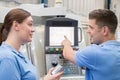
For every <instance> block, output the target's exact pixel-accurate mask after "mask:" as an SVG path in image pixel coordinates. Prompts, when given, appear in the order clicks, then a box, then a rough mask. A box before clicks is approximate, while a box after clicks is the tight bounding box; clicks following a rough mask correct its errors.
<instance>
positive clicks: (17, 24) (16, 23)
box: [12, 21, 19, 30]
mask: <svg viewBox="0 0 120 80" xmlns="http://www.w3.org/2000/svg"><path fill="white" fill-rule="evenodd" d="M12 27H13V29H15V30H19V23H18V22H17V21H13V23H12Z"/></svg>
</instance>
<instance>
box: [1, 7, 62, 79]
mask: <svg viewBox="0 0 120 80" xmlns="http://www.w3.org/2000/svg"><path fill="white" fill-rule="evenodd" d="M33 32H34V29H33V19H32V17H31V14H30V13H29V12H27V11H25V10H23V9H19V8H16V9H12V10H11V11H10V12H8V14H7V15H6V16H5V19H4V23H3V26H2V28H1V35H2V36H1V37H2V38H3V37H4V40H5V41H3V42H2V44H1V46H0V80H37V79H38V77H37V71H36V68H35V66H34V65H32V64H31V62H30V61H29V60H28V59H27V58H26V57H25V56H24V55H23V54H22V53H21V52H20V51H19V49H20V47H21V45H22V44H25V43H27V42H31V41H32V35H33ZM2 40H3V39H2ZM52 71H53V69H50V70H49V72H48V74H47V75H46V76H45V77H44V80H59V78H60V76H61V75H62V73H63V71H62V72H59V73H57V74H55V75H51V72H52Z"/></svg>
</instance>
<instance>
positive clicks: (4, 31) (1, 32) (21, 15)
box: [0, 8, 31, 44]
mask: <svg viewBox="0 0 120 80" xmlns="http://www.w3.org/2000/svg"><path fill="white" fill-rule="evenodd" d="M29 16H31V14H30V13H29V12H28V11H26V10H24V9H20V8H16V9H12V10H10V11H9V12H8V13H7V15H6V16H5V18H4V23H3V24H2V26H1V28H0V44H1V43H2V41H4V40H6V38H7V35H8V33H9V31H10V29H11V26H12V24H13V21H16V22H18V23H22V22H23V21H24V20H25V19H26V18H27V17H29Z"/></svg>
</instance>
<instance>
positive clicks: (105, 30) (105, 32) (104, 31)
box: [103, 26, 109, 36]
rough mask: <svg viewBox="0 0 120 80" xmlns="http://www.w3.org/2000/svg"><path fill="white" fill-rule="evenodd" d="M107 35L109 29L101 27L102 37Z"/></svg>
mask: <svg viewBox="0 0 120 80" xmlns="http://www.w3.org/2000/svg"><path fill="white" fill-rule="evenodd" d="M108 34H109V28H108V27H107V26H104V27H103V35H105V36H106V35H108Z"/></svg>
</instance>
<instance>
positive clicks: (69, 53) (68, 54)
mask: <svg viewBox="0 0 120 80" xmlns="http://www.w3.org/2000/svg"><path fill="white" fill-rule="evenodd" d="M64 38H65V40H63V41H62V45H63V47H64V49H63V56H64V58H66V59H68V60H69V61H71V62H72V63H75V58H74V54H75V51H74V50H73V48H72V47H71V42H70V41H69V40H68V39H67V37H66V36H64Z"/></svg>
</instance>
